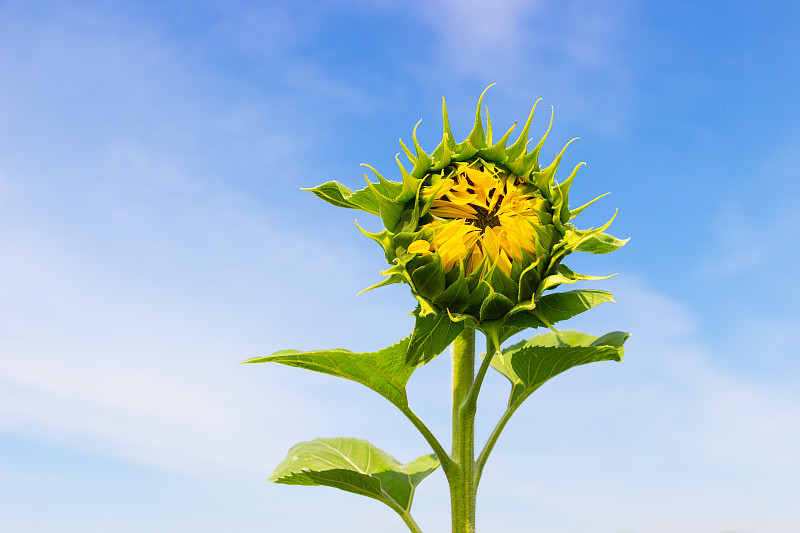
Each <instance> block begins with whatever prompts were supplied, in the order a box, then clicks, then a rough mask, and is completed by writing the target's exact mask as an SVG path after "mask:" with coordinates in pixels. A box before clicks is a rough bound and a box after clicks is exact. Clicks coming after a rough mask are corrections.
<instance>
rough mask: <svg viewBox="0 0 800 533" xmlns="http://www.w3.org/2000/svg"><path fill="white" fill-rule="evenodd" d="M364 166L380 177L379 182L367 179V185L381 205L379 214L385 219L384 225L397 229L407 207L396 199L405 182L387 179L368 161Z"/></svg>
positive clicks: (389, 228)
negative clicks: (368, 163)
mask: <svg viewBox="0 0 800 533" xmlns="http://www.w3.org/2000/svg"><path fill="white" fill-rule="evenodd" d="M362 166H365V167H367V168H368V169H370V170H371V171H372V172H373V174H375V176H376V177H377V178H378V183H373V182H371V181H369V180H367V187H369V189H370V190H371V191H372V192H373V197H374V198H375V201H376V202H377V203H378V206H379V207H380V213H379V214H380V216H381V219H382V220H383V226H384V227H385V228H386V229H388V230H390V231H396V228H397V224H398V223H399V221H400V216H401V215H402V213H403V209H404V208H405V205H404V204H403V203H399V202H397V200H396V198H397V197H398V196H399V195H400V193H401V192H402V189H403V184H402V183H395V182H393V181H389V180H387V179H386V178H384V177H383V176H381V174H380V172H378V171H377V170H375V169H374V168H373V167H371V166H370V165H367V164H366V163H362Z"/></svg>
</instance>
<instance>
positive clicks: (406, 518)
mask: <svg viewBox="0 0 800 533" xmlns="http://www.w3.org/2000/svg"><path fill="white" fill-rule="evenodd" d="M393 509H394V510H395V511H397V514H399V515H400V517H401V518H402V519H403V522H405V523H406V525H407V526H408V529H410V530H411V531H412V532H413V533H422V530H421V529H420V527H419V525H418V524H417V522H416V521H415V520H414V519H413V518H411V515H410V514H408V511H406V510H405V509H401V508H400V507H397V508H394V507H393Z"/></svg>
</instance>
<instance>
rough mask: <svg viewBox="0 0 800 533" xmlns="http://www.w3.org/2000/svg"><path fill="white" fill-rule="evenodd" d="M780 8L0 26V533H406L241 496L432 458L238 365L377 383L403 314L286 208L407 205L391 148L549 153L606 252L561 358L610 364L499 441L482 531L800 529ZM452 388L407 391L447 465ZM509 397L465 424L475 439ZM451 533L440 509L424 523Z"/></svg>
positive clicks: (792, 215)
mask: <svg viewBox="0 0 800 533" xmlns="http://www.w3.org/2000/svg"><path fill="white" fill-rule="evenodd" d="M799 27H800V4H798V3H797V2H790V1H777V2H770V3H768V4H767V3H760V2H739V1H726V2H714V1H710V2H684V1H678V2H655V1H638V2H637V1H614V2H603V1H601V2H589V1H580V0H579V1H562V2H555V1H550V0H541V1H521V0H494V1H492V2H486V3H484V2H479V1H476V0H466V1H463V0H462V1H459V2H456V1H455V0H427V1H424V2H423V1H421V0H410V1H405V2H392V1H388V0H386V1H366V0H337V1H310V2H302V3H300V2H298V3H294V4H291V3H290V4H289V7H285V6H284V7H282V6H281V5H279V4H278V3H272V2H261V3H252V2H237V1H230V2H225V3H223V2H210V1H209V2H202V1H201V2H184V1H175V2H136V3H132V2H114V1H111V2H91V1H82V0H73V1H70V2H69V3H67V2H55V1H54V2H48V1H15V0H5V1H4V2H2V3H1V4H0V56H1V57H2V59H1V61H2V62H1V63H0V117H1V118H0V120H1V121H2V122H1V124H0V135H2V144H1V145H0V150H1V152H0V180H1V181H0V202H1V204H0V243H1V244H0V269H1V270H0V354H1V357H2V359H1V363H0V438H1V439H2V440H1V441H0V469H2V476H0V529H2V530H3V531H4V532H9V533H44V532H47V533H51V532H59V533H60V532H65V533H66V532H81V533H94V532H107V531H115V532H120V533H127V532H145V531H146V532H175V531H193V532H198V533H206V532H220V531H237V532H264V531H269V532H284V531H285V532H295V531H296V532H314V531H328V532H332V533H344V532H350V531H380V532H392V533H393V532H401V531H405V530H406V529H405V526H404V525H403V523H402V521H401V520H400V519H399V517H397V516H396V515H395V514H394V513H393V512H392V511H391V510H389V509H388V508H386V507H385V506H383V505H382V504H380V503H378V502H376V501H374V500H368V499H366V498H361V497H358V496H355V495H352V494H349V493H343V492H339V491H336V490H334V489H330V488H317V487H293V486H285V485H274V484H270V483H266V482H264V479H265V478H266V477H267V476H268V475H269V474H270V472H271V471H272V469H273V468H274V466H275V465H276V464H277V463H278V462H279V461H280V460H282V459H283V457H284V456H285V454H286V452H287V451H288V449H289V447H290V446H291V445H293V444H295V443H296V442H300V441H304V440H310V439H312V438H315V437H335V436H353V437H358V438H365V439H368V440H370V441H371V442H373V443H374V444H375V445H377V446H379V447H380V448H382V449H384V450H386V451H387V452H389V453H391V454H392V455H394V456H395V457H396V458H398V459H399V460H401V461H404V462H405V461H410V460H412V459H413V458H415V457H417V456H419V455H422V454H424V453H428V452H429V449H428V447H427V445H426V443H425V441H424V440H423V439H422V438H421V437H420V436H418V435H417V434H416V432H415V431H414V430H413V428H412V426H411V425H410V424H409V423H408V422H407V420H405V418H403V416H402V415H401V414H400V413H399V412H397V411H396V409H395V408H394V407H393V406H391V405H390V404H389V403H388V402H386V401H385V400H383V399H382V398H380V397H378V396H377V395H375V394H374V393H373V392H372V391H369V390H368V389H366V388H363V387H360V386H358V385H356V384H353V383H350V382H347V381H344V380H337V379H336V378H333V377H329V376H324V375H321V374H315V373H310V372H305V371H302V370H299V369H293V368H289V367H282V366H280V365H253V366H251V365H237V364H236V363H237V362H238V361H241V360H244V359H246V358H249V357H252V356H256V355H266V354H270V353H272V352H274V351H277V350H280V349H285V348H297V349H316V348H331V347H343V348H348V349H352V350H355V351H374V350H377V349H379V348H382V347H384V346H388V345H390V344H393V343H394V342H396V341H397V340H399V339H401V338H403V337H404V336H406V335H407V334H408V333H409V332H410V330H411V327H412V324H413V322H412V319H411V317H409V316H408V313H409V312H410V311H411V310H412V309H413V307H414V302H413V299H412V298H411V296H410V294H409V293H408V290H407V288H406V287H403V286H400V285H394V286H391V287H387V288H383V289H380V290H376V291H371V292H368V293H365V294H362V295H359V296H356V293H357V292H358V291H360V290H361V289H363V288H365V287H367V286H369V285H372V284H373V283H375V282H377V281H379V279H380V276H379V271H380V270H381V269H382V268H383V267H384V264H385V261H384V259H383V254H382V252H381V251H380V249H379V248H378V247H376V245H375V244H374V243H373V242H372V241H371V240H369V239H366V238H365V237H364V236H363V235H361V233H360V232H359V231H358V230H357V228H356V227H355V225H354V224H353V220H354V219H356V218H357V219H358V221H359V224H361V225H362V227H365V228H366V229H369V230H373V231H374V230H377V229H378V227H379V226H380V224H379V221H378V220H377V218H375V217H372V216H371V215H369V214H366V213H361V212H356V211H350V210H343V209H337V208H335V207H333V206H330V205H328V204H325V203H323V202H321V201H319V200H317V199H316V198H315V197H314V196H313V195H311V194H309V193H307V192H303V191H301V190H300V187H310V186H314V185H317V184H319V183H322V182H325V181H328V180H331V179H336V180H339V181H340V182H342V183H344V184H346V185H348V186H349V187H351V188H354V189H355V188H361V187H362V186H363V185H364V175H363V170H364V169H363V167H360V166H359V164H361V163H369V164H371V165H373V166H375V167H376V168H377V169H378V170H379V171H381V172H382V173H383V174H384V176H386V177H388V178H392V179H399V173H398V171H397V167H396V164H395V162H394V157H395V154H396V153H398V152H399V151H400V146H399V144H398V142H397V139H398V138H399V137H402V138H403V139H405V140H407V141H408V140H410V137H411V129H412V127H413V125H414V124H415V123H416V122H417V121H418V120H420V119H422V123H421V124H420V126H419V128H418V136H419V139H420V142H421V144H422V146H423V147H424V148H426V149H427V150H429V151H430V150H432V149H433V148H434V147H435V146H436V144H437V143H438V142H439V140H440V139H441V99H442V97H445V98H446V100H447V104H448V109H449V111H450V120H451V124H452V128H453V132H454V134H455V136H456V137H457V138H458V139H459V140H461V139H463V138H465V137H466V136H467V134H468V133H469V130H470V127H471V123H472V121H473V119H474V110H475V105H476V102H477V98H478V96H479V95H480V93H481V91H483V89H484V88H485V87H486V86H487V85H489V84H490V83H497V85H496V86H494V87H492V88H491V89H490V90H489V92H488V93H487V96H486V99H485V100H484V103H485V104H486V105H488V107H489V110H490V112H491V114H492V121H493V124H494V126H495V130H503V131H504V130H505V129H506V128H507V127H509V126H510V125H511V124H513V123H514V122H515V121H524V120H525V118H526V117H527V114H528V112H529V110H530V108H531V106H532V105H533V102H534V101H535V100H536V99H538V98H542V102H541V103H540V107H539V108H538V110H537V114H536V116H535V119H534V125H533V128H532V137H534V138H537V139H538V138H539V137H540V136H541V135H542V133H543V132H544V130H545V129H546V125H547V121H548V119H549V111H550V106H552V107H553V108H554V109H555V119H554V125H553V130H552V132H551V134H550V137H549V139H548V142H547V143H546V145H545V148H544V150H543V155H542V159H543V161H546V162H549V161H550V160H552V158H553V157H554V155H555V154H556V153H558V151H559V150H560V149H561V148H562V146H563V145H564V144H565V143H566V142H567V141H568V140H569V139H571V138H572V137H580V140H579V141H577V142H575V143H573V144H572V145H570V147H569V149H568V150H567V152H566V155H565V156H564V161H563V163H562V170H561V171H560V172H561V173H562V174H560V176H561V178H562V179H563V178H564V177H566V175H568V172H569V170H570V169H571V168H572V167H573V166H574V165H575V164H577V163H579V162H581V161H586V162H587V166H586V167H585V168H583V169H581V171H580V172H579V173H578V177H577V179H576V181H575V184H574V186H573V188H572V203H573V205H581V204H583V203H584V202H586V201H588V200H590V199H592V198H594V197H595V196H597V195H599V194H602V193H605V192H611V193H612V194H611V195H610V196H608V197H606V198H604V199H602V200H601V201H599V202H597V203H596V204H594V205H593V206H592V208H591V209H589V210H587V211H585V212H584V213H582V214H581V215H580V217H579V218H578V219H576V223H577V224H578V225H579V226H581V227H588V226H598V225H600V224H602V223H603V222H605V220H607V219H608V218H609V217H610V216H611V215H612V214H613V213H614V210H615V209H617V208H618V209H619V210H620V213H619V215H618V216H617V219H616V221H615V222H614V225H613V226H612V228H611V232H612V233H613V234H614V235H617V236H619V237H623V238H624V237H631V241H630V243H629V244H628V245H627V246H626V247H624V248H623V249H621V250H620V251H618V252H616V253H614V254H610V255H605V256H591V255H588V254H587V255H583V254H576V255H573V256H570V258H569V260H568V261H567V264H569V265H570V266H571V267H572V268H573V269H575V270H577V271H578V272H586V273H591V274H612V273H615V272H616V273H618V275H617V276H616V277H614V278H611V279H609V280H607V281H602V282H592V283H585V284H584V285H583V286H584V287H586V288H601V289H607V290H611V291H612V292H613V293H614V295H615V298H616V300H617V302H618V303H613V304H612V303H609V304H604V305H602V306H600V307H599V308H597V309H595V310H593V311H592V312H590V313H587V314H585V315H583V316H580V317H578V318H576V319H575V320H573V321H571V322H568V323H566V324H565V325H562V327H564V328H574V329H582V330H585V331H587V332H588V333H592V334H595V335H600V334H602V333H605V332H607V331H611V330H617V329H621V330H626V331H629V332H631V333H632V337H631V339H630V340H629V341H628V343H627V345H626V347H627V352H626V356H625V361H624V362H623V363H621V364H616V363H598V364H595V365H588V366H586V367H580V368H577V369H574V370H572V371H570V372H568V373H566V374H564V375H562V376H559V377H558V378H557V379H555V380H553V381H551V382H549V383H548V384H547V385H546V386H545V387H543V388H542V389H541V390H540V391H538V392H537V393H536V394H535V395H533V396H532V397H531V398H530V399H529V400H528V401H527V403H526V404H525V405H524V406H523V407H522V408H521V409H520V410H519V411H518V413H517V414H516V415H515V417H514V418H513V419H512V421H511V423H510V424H509V426H508V427H507V429H506V431H505V433H504V434H503V436H502V437H501V439H500V441H499V443H498V445H497V447H496V448H495V451H494V453H493V455H492V458H491V460H490V461H489V463H488V466H487V468H486V471H485V475H484V479H483V481H482V484H481V490H480V492H479V497H478V526H479V528H480V529H481V530H484V531H503V532H507V533H522V532H548V533H661V532H673V531H682V532H686V533H701V532H703V533H733V532H735V533H789V532H795V531H797V528H798V524H800V507H798V506H797V505H796V504H797V501H798V497H800V483H799V482H798V480H799V479H800V452H799V451H798V450H800V393H799V392H798V390H800V358H799V357H798V349H797V344H796V332H797V331H798V329H800V313H799V312H798V308H797V301H798V299H799V298H800V284H798V281H797V276H798V273H800V253H799V252H798V246H797V242H798V240H800V214H798V211H797V209H796V205H797V204H798V201H800V188H798V186H797V183H798V179H800V170H798V169H800V84H798V83H797V80H799V79H800V62H798V61H797V58H798V57H800V35H799V34H798V29H797V28H799ZM449 364H450V363H449V357H447V355H444V356H441V357H439V358H437V359H436V360H434V361H433V362H432V363H430V364H429V365H427V366H425V367H423V368H421V369H419V370H418V371H417V372H416V373H415V374H414V376H413V377H412V379H411V382H410V385H409V395H410V398H411V404H412V407H413V408H414V409H415V410H416V411H417V412H418V414H419V415H420V416H421V417H422V418H423V419H424V420H425V421H426V422H428V423H429V425H430V426H431V427H432V429H433V430H434V432H435V433H437V434H439V435H442V439H443V440H445V441H447V440H449V439H448V438H447V434H448V428H449V421H448V415H449V399H448V397H449V370H450V369H449ZM506 399H507V384H506V382H505V380H504V378H502V377H501V376H499V375H491V376H490V377H489V378H487V382H486V385H485V388H484V390H483V392H482V395H481V404H480V406H479V407H480V408H479V414H478V417H479V420H478V436H477V438H478V440H479V441H483V439H485V437H486V435H487V434H488V432H489V430H490V428H491V426H492V425H493V421H494V420H496V418H497V417H499V415H500V413H501V412H502V409H503V407H504V404H505V402H506ZM412 511H413V514H414V516H415V517H416V519H417V521H418V522H419V523H420V525H421V526H422V528H423V529H424V530H425V531H428V532H437V531H446V530H448V521H449V501H448V495H447V490H446V483H445V481H444V476H443V474H442V473H441V472H437V473H436V474H434V475H432V476H431V477H430V478H428V479H427V480H426V481H425V482H423V483H422V485H420V487H419V489H418V491H417V494H416V500H415V504H414V508H413V509H412Z"/></svg>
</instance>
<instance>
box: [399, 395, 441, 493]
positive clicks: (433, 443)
mask: <svg viewBox="0 0 800 533" xmlns="http://www.w3.org/2000/svg"><path fill="white" fill-rule="evenodd" d="M395 405H397V404H395ZM397 407H398V408H399V409H400V411H401V412H402V413H403V414H404V415H406V418H408V419H409V420H410V421H411V423H412V424H414V427H416V428H417V430H418V431H419V432H420V433H421V434H422V436H423V437H425V440H426V441H428V444H429V445H430V447H431V448H433V453H435V454H436V458H437V459H439V462H440V463H441V464H442V470H444V473H445V475H446V476H447V477H448V478H449V477H450V476H451V475H452V474H453V472H454V469H455V466H456V465H455V462H454V461H453V460H452V459H451V458H450V456H449V455H447V452H446V451H445V450H444V447H442V445H441V444H440V443H439V440H438V439H437V438H436V436H435V435H434V434H433V433H432V432H431V430H430V429H428V426H426V425H425V423H424V422H423V421H422V420H420V418H419V417H418V416H417V414H416V413H415V412H414V411H412V410H411V408H410V407H408V406H407V405H397Z"/></svg>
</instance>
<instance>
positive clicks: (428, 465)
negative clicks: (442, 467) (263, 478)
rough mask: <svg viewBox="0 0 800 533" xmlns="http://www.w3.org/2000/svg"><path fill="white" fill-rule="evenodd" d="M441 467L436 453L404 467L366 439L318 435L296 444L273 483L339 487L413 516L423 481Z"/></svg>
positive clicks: (275, 474) (274, 473)
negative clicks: (330, 437)
mask: <svg viewBox="0 0 800 533" xmlns="http://www.w3.org/2000/svg"><path fill="white" fill-rule="evenodd" d="M438 466H439V461H438V459H436V456H434V455H423V456H422V457H419V458H417V459H416V460H415V461H412V462H411V463H408V464H405V465H403V464H400V463H398V462H397V461H396V460H395V459H394V458H393V457H392V456H390V455H389V454H387V453H386V452H384V451H382V450H380V449H379V448H376V447H375V446H373V445H372V444H370V443H369V442H367V441H365V440H360V439H352V438H338V439H314V440H312V441H308V442H301V443H300V444H296V445H294V446H293V447H292V449H291V450H289V454H288V455H287V456H286V458H285V459H284V460H283V461H282V462H281V463H280V464H279V465H278V467H277V468H276V469H275V471H274V472H273V473H272V475H271V476H270V477H269V480H268V481H271V482H273V483H285V484H287V485H322V486H327V487H335V488H337V489H341V490H345V491H347V492H353V493H355V494H360V495H362V496H367V497H369V498H375V499H376V500H379V501H382V502H383V503H385V504H386V505H388V506H389V507H391V508H392V509H394V510H395V511H397V512H398V513H400V514H404V513H405V514H407V513H408V512H409V510H410V508H411V502H412V500H413V498H414V490H415V489H416V487H417V485H419V483H420V482H421V481H422V480H423V479H424V478H425V477H427V476H428V475H429V474H430V473H431V472H433V471H434V470H436V468H437V467H438Z"/></svg>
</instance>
